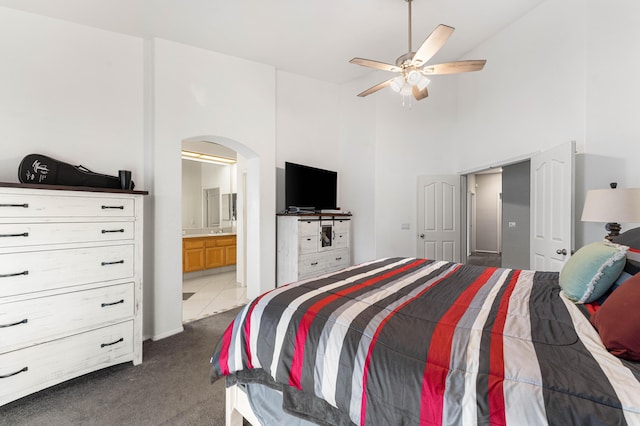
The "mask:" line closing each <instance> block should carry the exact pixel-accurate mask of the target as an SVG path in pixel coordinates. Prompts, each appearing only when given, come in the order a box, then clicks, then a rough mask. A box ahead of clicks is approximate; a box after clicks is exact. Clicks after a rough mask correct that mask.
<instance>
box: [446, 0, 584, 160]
mask: <svg viewBox="0 0 640 426" xmlns="http://www.w3.org/2000/svg"><path fill="white" fill-rule="evenodd" d="M583 3H584V2H582V1H581V0H560V1H557V0H556V1H553V0H549V1H547V2H545V3H543V4H541V5H540V6H539V7H537V8H536V9H533V10H532V11H531V12H529V13H528V14H527V15H525V16H524V17H523V18H521V19H520V20H518V21H516V22H515V23H513V24H512V25H510V26H508V27H507V28H505V29H504V30H503V31H501V32H499V33H497V34H496V35H495V36H494V37H493V38H491V39H490V40H488V41H486V42H485V43H482V44H481V45H480V46H479V47H478V48H476V49H474V50H473V51H471V52H469V53H468V54H467V55H465V57H469V58H485V59H487V64H486V66H485V68H484V70H482V71H481V72H477V73H474V74H473V78H463V76H460V77H458V78H457V82H458V87H459V90H458V99H457V102H458V113H457V114H458V123H457V124H458V125H457V126H456V133H457V135H456V139H457V144H458V146H459V147H460V149H459V155H458V156H457V169H458V170H469V169H474V168H476V167H478V166H483V165H489V164H491V163H494V162H495V161H496V160H507V159H511V158H514V157H518V156H521V155H523V154H528V153H532V152H536V151H539V150H544V149H547V148H551V147H553V146H556V145H559V144H561V143H563V142H568V141H571V140H575V141H577V145H578V147H579V149H580V150H582V149H583V147H584V141H585V130H584V128H585V126H584V117H585V43H586V41H585V37H586V33H585V8H584V6H583ZM465 77H466V76H465Z"/></svg>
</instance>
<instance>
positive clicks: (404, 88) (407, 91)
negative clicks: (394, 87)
mask: <svg viewBox="0 0 640 426" xmlns="http://www.w3.org/2000/svg"><path fill="white" fill-rule="evenodd" d="M411 93H412V86H411V85H410V84H409V83H407V82H406V81H405V82H404V84H403V85H402V88H401V89H400V94H401V95H402V96H409V95H410V94H411Z"/></svg>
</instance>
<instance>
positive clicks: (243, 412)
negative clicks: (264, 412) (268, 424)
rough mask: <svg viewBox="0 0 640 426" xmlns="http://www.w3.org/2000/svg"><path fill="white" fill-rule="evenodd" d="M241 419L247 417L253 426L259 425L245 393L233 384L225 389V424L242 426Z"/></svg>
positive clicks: (227, 425)
mask: <svg viewBox="0 0 640 426" xmlns="http://www.w3.org/2000/svg"><path fill="white" fill-rule="evenodd" d="M242 419H247V420H248V421H249V423H251V424H252V425H253V426H260V425H261V423H260V421H259V420H258V418H257V417H256V415H255V414H254V413H253V410H252V409H251V405H250V404H249V398H248V397H247V394H246V393H245V392H244V391H243V390H242V389H240V388H239V387H238V385H233V386H231V387H228V388H227V390H226V397H225V425H226V426H242Z"/></svg>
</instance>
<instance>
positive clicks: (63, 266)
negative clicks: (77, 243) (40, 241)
mask: <svg viewBox="0 0 640 426" xmlns="http://www.w3.org/2000/svg"><path fill="white" fill-rule="evenodd" d="M133 251H134V246H133V244H126V245H115V246H105V247H87V248H76V249H66V250H50V251H34V252H23V253H9V254H0V297H3V296H11V295H16V294H26V293H32V292H36V291H42V290H52V289H56V288H62V287H70V286H74V285H79V284H86V283H93V282H99V281H108V280H116V279H122V278H131V277H133V270H134V264H133Z"/></svg>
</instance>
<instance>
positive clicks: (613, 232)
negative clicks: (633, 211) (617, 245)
mask: <svg viewBox="0 0 640 426" xmlns="http://www.w3.org/2000/svg"><path fill="white" fill-rule="evenodd" d="M604 229H606V230H607V231H609V234H607V235H605V237H604V238H605V239H607V240H609V241H613V239H614V238H615V237H617V236H618V235H620V230H621V229H622V227H621V226H620V224H619V223H616V222H610V223H607V224H606V225H605V226H604Z"/></svg>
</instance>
